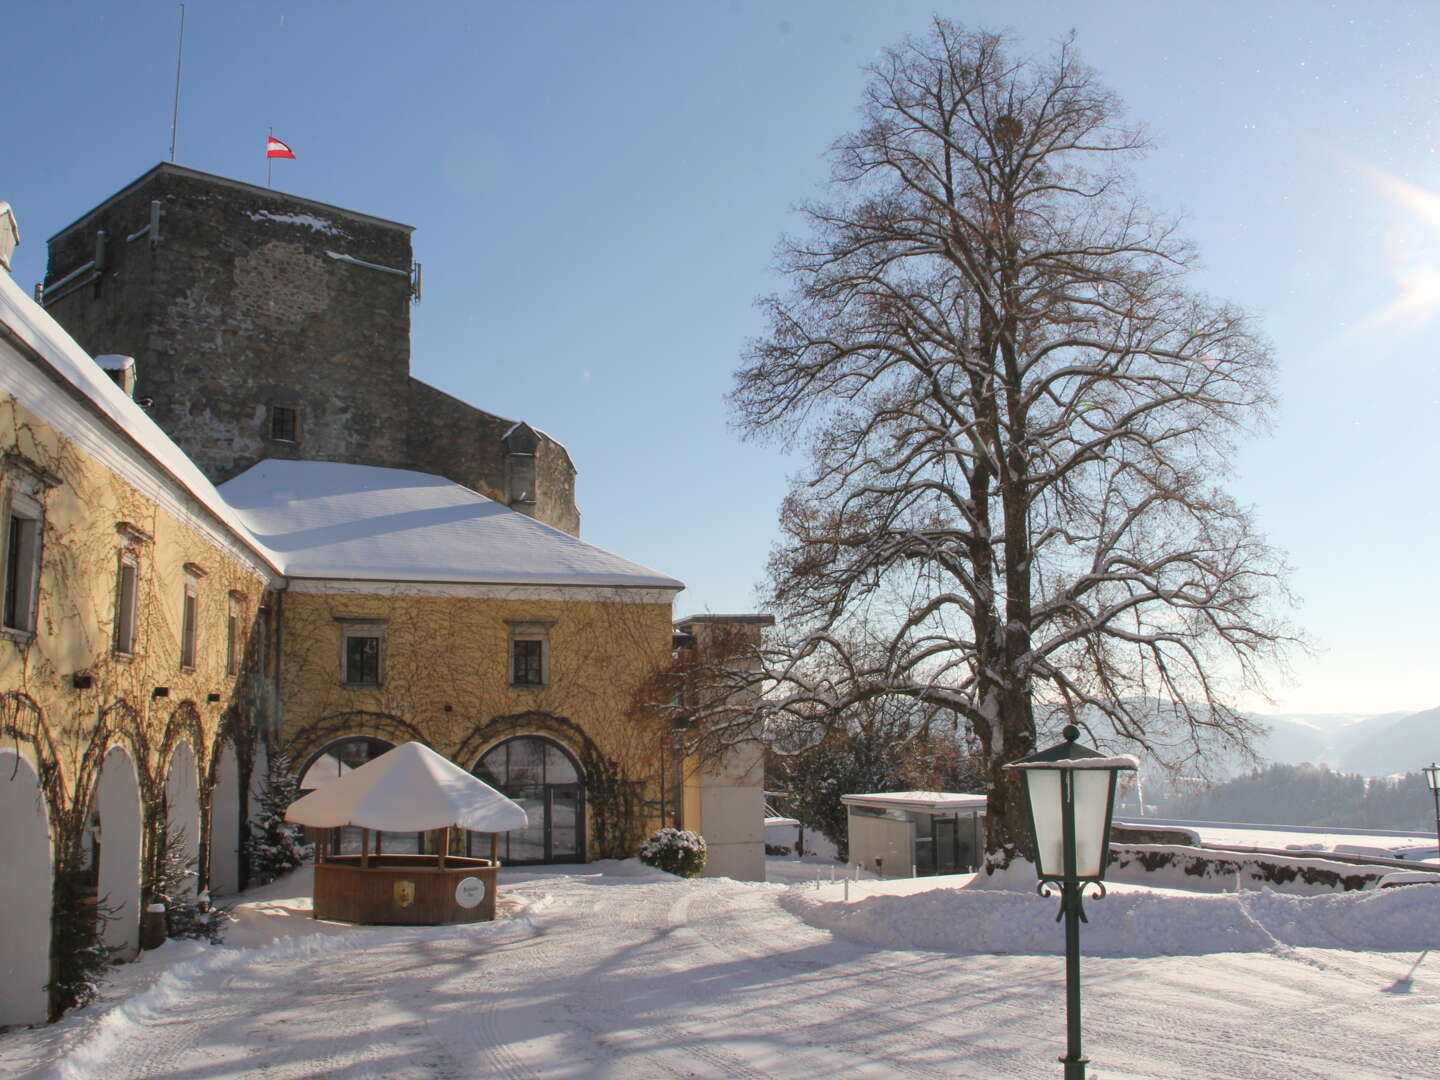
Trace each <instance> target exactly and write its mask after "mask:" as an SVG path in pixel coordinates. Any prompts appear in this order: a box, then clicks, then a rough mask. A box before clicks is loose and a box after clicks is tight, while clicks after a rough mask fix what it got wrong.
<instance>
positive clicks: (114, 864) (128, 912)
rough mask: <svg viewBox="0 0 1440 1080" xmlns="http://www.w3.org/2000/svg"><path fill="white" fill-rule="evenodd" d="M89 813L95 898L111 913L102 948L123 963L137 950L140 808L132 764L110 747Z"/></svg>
mask: <svg viewBox="0 0 1440 1080" xmlns="http://www.w3.org/2000/svg"><path fill="white" fill-rule="evenodd" d="M94 810H95V815H96V818H97V819H98V823H99V847H100V857H99V864H100V865H99V867H98V871H99V876H98V881H97V885H96V894H97V896H98V897H99V898H100V899H101V900H102V901H103V902H105V903H106V904H108V905H109V906H110V908H111V909H112V910H113V912H114V916H113V918H111V919H110V920H109V921H108V922H106V923H105V924H104V925H103V927H102V928H101V934H102V936H103V940H104V941H105V944H106V945H109V946H111V947H112V948H116V949H118V950H119V955H120V956H121V957H122V958H123V959H126V960H129V959H133V958H134V956H135V954H136V953H137V952H138V951H139V949H140V878H141V865H140V860H141V847H140V841H141V834H142V829H141V809H140V783H139V780H138V779H137V777H136V773H135V762H134V761H133V760H132V759H131V757H130V753H129V751H127V750H126V749H125V748H124V747H123V746H112V747H111V748H110V749H109V750H108V751H107V752H106V754H105V757H104V758H103V759H101V762H100V776H99V778H98V779H97V780H96V781H95V803H94Z"/></svg>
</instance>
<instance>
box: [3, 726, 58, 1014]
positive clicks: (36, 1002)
mask: <svg viewBox="0 0 1440 1080" xmlns="http://www.w3.org/2000/svg"><path fill="white" fill-rule="evenodd" d="M0 852H3V853H4V859H5V869H4V872H3V873H0V1025H6V1024H38V1023H43V1022H44V1020H45V1019H46V1017H47V1016H48V1014H49V1000H48V997H47V995H46V993H45V984H46V983H47V982H49V981H50V902H51V901H50V895H51V879H50V822H49V817H48V815H47V814H46V812H45V800H44V797H43V796H42V795H41V794H40V784H39V781H38V780H37V779H36V773H35V770H34V769H33V768H32V767H31V765H30V762H29V761H27V760H26V759H25V758H23V757H21V756H20V755H18V754H17V753H16V752H15V751H14V750H11V749H0Z"/></svg>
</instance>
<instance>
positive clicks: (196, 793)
mask: <svg viewBox="0 0 1440 1080" xmlns="http://www.w3.org/2000/svg"><path fill="white" fill-rule="evenodd" d="M165 808H166V815H167V818H168V823H169V827H170V828H172V829H180V830H183V831H184V833H185V858H186V861H187V862H188V861H189V860H190V859H192V858H197V857H198V856H199V854H200V774H199V772H198V771H197V770H196V766H195V754H194V752H193V751H192V750H191V749H190V744H189V743H188V742H182V743H180V744H179V745H178V746H176V747H175V752H174V753H173V754H171V755H170V769H169V772H167V773H166V776H165ZM188 880H189V883H190V886H191V890H192V891H193V889H194V884H195V879H194V878H189V879H188Z"/></svg>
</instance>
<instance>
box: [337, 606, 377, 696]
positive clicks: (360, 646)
mask: <svg viewBox="0 0 1440 1080" xmlns="http://www.w3.org/2000/svg"><path fill="white" fill-rule="evenodd" d="M342 646H343V649H342V652H341V657H340V662H341V664H342V665H343V670H342V675H343V681H344V684H345V685H346V686H379V685H380V681H381V677H382V675H383V674H384V670H383V668H382V666H381V664H382V661H383V659H384V656H383V654H384V646H385V626H384V624H383V623H380V622H372V621H365V622H348V623H346V624H345V626H344V629H343V631H342Z"/></svg>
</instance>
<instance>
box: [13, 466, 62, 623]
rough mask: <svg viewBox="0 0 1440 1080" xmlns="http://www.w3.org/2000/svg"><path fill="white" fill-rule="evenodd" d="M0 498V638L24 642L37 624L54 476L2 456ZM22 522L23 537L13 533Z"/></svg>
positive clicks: (55, 480) (57, 483)
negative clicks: (47, 502) (47, 508)
mask: <svg viewBox="0 0 1440 1080" xmlns="http://www.w3.org/2000/svg"><path fill="white" fill-rule="evenodd" d="M4 464H5V466H6V473H7V475H6V476H5V480H4V489H3V496H0V637H4V638H8V639H10V640H11V641H16V642H28V641H30V640H32V639H33V638H34V637H35V632H36V630H37V629H38V627H39V626H40V586H41V577H42V572H43V570H44V565H45V496H46V493H47V492H48V491H49V490H50V489H51V488H53V487H56V486H58V485H59V483H60V478H59V477H57V476H54V475H53V474H51V473H50V472H49V471H48V470H46V469H45V468H43V467H42V466H40V465H39V464H37V463H36V462H33V461H31V460H30V459H29V458H28V457H26V456H25V455H23V454H21V453H19V452H18V451H14V450H11V451H9V452H7V453H6V454H5V456H4ZM20 523H24V526H25V527H24V528H23V534H22V533H21V532H20V531H19V530H18V529H17V526H19V525H20Z"/></svg>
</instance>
